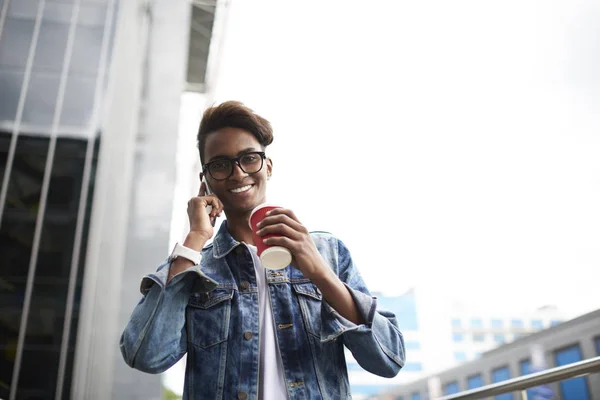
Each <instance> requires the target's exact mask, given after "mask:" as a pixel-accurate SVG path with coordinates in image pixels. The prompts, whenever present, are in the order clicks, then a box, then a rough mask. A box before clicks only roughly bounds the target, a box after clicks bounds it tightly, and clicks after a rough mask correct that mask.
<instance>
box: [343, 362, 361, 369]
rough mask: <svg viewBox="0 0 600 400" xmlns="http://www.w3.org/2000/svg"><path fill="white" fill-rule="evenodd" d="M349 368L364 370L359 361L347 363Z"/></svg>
mask: <svg viewBox="0 0 600 400" xmlns="http://www.w3.org/2000/svg"><path fill="white" fill-rule="evenodd" d="M346 365H347V367H346V368H347V369H348V371H363V369H362V367H361V366H360V365H358V364H357V363H354V362H353V363H347V364H346Z"/></svg>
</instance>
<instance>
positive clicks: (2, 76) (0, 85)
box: [0, 69, 23, 121]
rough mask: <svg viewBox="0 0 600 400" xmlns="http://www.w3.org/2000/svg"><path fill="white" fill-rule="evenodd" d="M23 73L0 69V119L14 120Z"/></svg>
mask: <svg viewBox="0 0 600 400" xmlns="http://www.w3.org/2000/svg"><path fill="white" fill-rule="evenodd" d="M22 83H23V73H22V72H17V71H7V70H3V69H0V93H2V95H1V96H2V101H0V121H14V120H15V116H16V115H17V105H18V104H19V94H20V92H21V85H22Z"/></svg>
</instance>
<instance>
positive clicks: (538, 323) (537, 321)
mask: <svg viewBox="0 0 600 400" xmlns="http://www.w3.org/2000/svg"><path fill="white" fill-rule="evenodd" d="M531 327H532V328H533V329H535V330H536V331H540V330H542V329H544V323H543V322H542V320H541V319H534V320H532V321H531Z"/></svg>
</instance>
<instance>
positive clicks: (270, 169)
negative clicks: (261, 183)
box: [266, 158, 273, 179]
mask: <svg viewBox="0 0 600 400" xmlns="http://www.w3.org/2000/svg"><path fill="white" fill-rule="evenodd" d="M266 162H267V179H268V178H270V177H271V175H273V160H271V159H270V158H267V159H266Z"/></svg>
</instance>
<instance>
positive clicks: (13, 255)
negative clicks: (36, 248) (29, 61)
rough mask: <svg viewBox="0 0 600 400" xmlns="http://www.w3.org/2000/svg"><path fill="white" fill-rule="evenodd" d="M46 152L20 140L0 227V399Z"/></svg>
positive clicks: (4, 150) (4, 147)
mask: <svg viewBox="0 0 600 400" xmlns="http://www.w3.org/2000/svg"><path fill="white" fill-rule="evenodd" d="M0 138H1V140H0V164H1V165H3V166H4V165H5V164H6V159H7V154H8V146H9V143H10V134H8V133H6V132H1V133H0ZM47 151H48V140H47V139H45V138H34V137H28V136H25V135H20V136H19V139H18V141H17V147H16V153H15V159H14V163H13V169H12V174H11V177H10V181H9V186H8V193H7V199H6V206H5V209H4V214H3V216H2V225H1V226H0V279H2V281H3V285H1V286H0V298H1V299H2V301H0V304H1V312H0V316H1V322H0V323H1V324H2V329H0V380H1V381H2V382H3V383H4V384H3V385H0V398H8V391H9V387H10V384H11V379H12V373H13V368H14V362H15V349H16V345H17V340H18V335H19V325H20V317H21V314H22V311H23V300H24V296H25V286H26V282H27V274H28V271H29V260H30V258H31V245H32V242H33V234H34V230H35V220H36V218H37V210H38V207H39V199H40V191H41V186H42V179H43V172H44V163H45V161H46V153H47Z"/></svg>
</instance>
